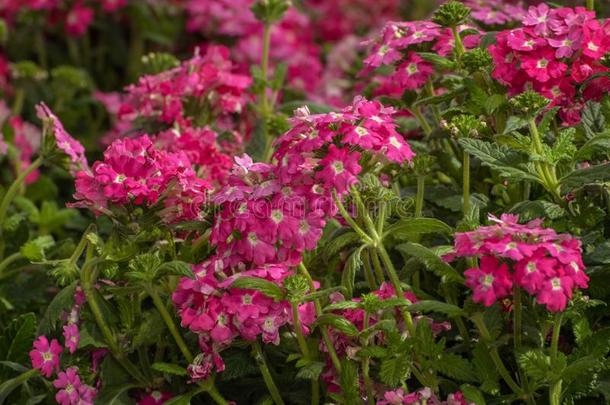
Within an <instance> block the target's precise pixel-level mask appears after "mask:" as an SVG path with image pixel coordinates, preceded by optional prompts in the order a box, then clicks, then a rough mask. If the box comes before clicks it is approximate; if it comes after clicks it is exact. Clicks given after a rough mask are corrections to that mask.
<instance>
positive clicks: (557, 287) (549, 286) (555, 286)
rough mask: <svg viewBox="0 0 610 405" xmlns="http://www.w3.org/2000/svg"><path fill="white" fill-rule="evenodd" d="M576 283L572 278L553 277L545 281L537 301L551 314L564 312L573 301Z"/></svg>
mask: <svg viewBox="0 0 610 405" xmlns="http://www.w3.org/2000/svg"><path fill="white" fill-rule="evenodd" d="M573 285H574V282H573V281H572V279H571V278H570V277H551V278H548V279H546V280H545V281H544V283H543V285H542V288H541V290H540V292H539V293H538V295H537V296H536V300H537V301H538V303H539V304H545V305H546V307H547V309H548V310H549V311H551V312H560V311H563V310H564V309H565V308H566V306H567V303H568V300H570V299H572V287H573Z"/></svg>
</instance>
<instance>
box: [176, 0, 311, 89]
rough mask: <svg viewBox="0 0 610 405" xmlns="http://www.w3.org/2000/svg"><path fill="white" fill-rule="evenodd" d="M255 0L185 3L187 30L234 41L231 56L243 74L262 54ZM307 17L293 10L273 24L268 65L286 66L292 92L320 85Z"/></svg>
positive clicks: (205, 0)
mask: <svg viewBox="0 0 610 405" xmlns="http://www.w3.org/2000/svg"><path fill="white" fill-rule="evenodd" d="M254 2H255V0H239V1H233V0H188V1H187V2H186V4H185V8H186V10H187V14H188V16H189V20H188V23H187V28H188V29H189V30H190V31H199V32H203V33H204V34H205V35H206V36H208V37H209V36H213V35H218V34H221V36H222V35H224V36H229V37H233V38H235V39H236V44H235V46H234V47H233V48H232V49H234V53H233V57H234V58H235V60H236V61H238V62H239V63H241V64H242V68H243V69H244V71H247V69H248V67H249V66H251V65H253V64H259V63H260V61H261V55H262V48H263V43H262V37H263V24H262V23H261V22H260V21H258V20H257V19H256V17H255V16H254V14H253V13H252V11H251V7H252V5H253V4H254ZM314 32H315V30H314V28H313V27H312V25H311V22H310V20H309V17H308V16H307V15H305V14H303V13H301V12H299V11H297V10H295V9H294V8H291V9H289V10H288V11H287V12H286V13H285V15H284V17H283V18H282V19H281V20H280V21H279V22H278V23H276V24H274V26H273V29H272V32H271V46H270V50H269V51H270V52H269V57H270V60H271V66H272V67H273V66H276V65H277V64H279V63H285V64H286V65H287V67H288V72H287V80H288V83H289V84H290V86H291V87H293V88H294V89H297V90H300V91H304V92H306V93H308V94H311V93H312V92H314V91H315V90H316V89H317V88H318V85H319V82H320V77H321V74H322V64H321V57H320V49H319V47H318V46H317V45H316V43H315V42H314V37H313V33H314Z"/></svg>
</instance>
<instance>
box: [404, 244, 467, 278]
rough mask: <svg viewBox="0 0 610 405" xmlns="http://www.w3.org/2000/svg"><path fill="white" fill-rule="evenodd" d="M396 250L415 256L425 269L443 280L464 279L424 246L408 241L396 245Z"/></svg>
mask: <svg viewBox="0 0 610 405" xmlns="http://www.w3.org/2000/svg"><path fill="white" fill-rule="evenodd" d="M396 250H398V251H399V252H401V253H403V254H406V255H408V256H413V257H415V258H416V259H417V260H419V261H420V262H421V263H423V264H424V265H425V266H426V269H427V270H429V271H432V272H433V273H434V274H436V275H437V276H438V277H441V278H442V279H444V281H452V282H456V283H462V282H463V281H464V277H463V276H462V275H461V274H459V273H458V272H457V270H455V269H454V268H453V267H451V265H449V264H448V263H446V262H445V261H444V260H443V259H441V258H440V257H439V256H438V255H437V254H436V253H434V252H433V251H432V250H430V249H428V248H426V247H425V246H422V245H420V244H418V243H410V242H408V243H403V244H400V245H398V246H396Z"/></svg>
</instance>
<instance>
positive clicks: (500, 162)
mask: <svg viewBox="0 0 610 405" xmlns="http://www.w3.org/2000/svg"><path fill="white" fill-rule="evenodd" d="M459 143H460V145H462V147H463V148H464V150H465V151H466V152H468V153H470V154H471V155H472V156H475V157H476V158H478V159H479V160H480V161H481V163H482V164H484V165H485V166H488V167H490V168H491V169H493V170H495V171H497V172H498V173H499V175H500V176H502V177H506V178H508V179H514V180H518V181H523V180H530V181H536V182H539V181H540V180H539V178H538V177H537V176H535V175H534V174H532V170H531V168H530V167H528V158H527V156H526V155H525V154H523V153H520V152H516V151H514V150H512V149H510V148H509V147H507V146H504V145H498V144H495V143H491V142H485V141H481V140H478V139H473V138H460V139H459Z"/></svg>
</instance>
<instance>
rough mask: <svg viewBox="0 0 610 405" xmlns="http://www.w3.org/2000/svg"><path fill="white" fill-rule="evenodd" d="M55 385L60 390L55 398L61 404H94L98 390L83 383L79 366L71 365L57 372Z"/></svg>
mask: <svg viewBox="0 0 610 405" xmlns="http://www.w3.org/2000/svg"><path fill="white" fill-rule="evenodd" d="M53 386H54V387H55V388H56V389H57V390H58V391H57V394H55V400H56V401H57V403H58V404H60V405H77V404H78V405H93V403H94V399H95V396H96V394H97V391H96V390H95V388H93V387H91V386H89V385H87V384H83V383H82V382H81V379H80V376H79V375H78V368H77V367H70V368H68V369H66V371H61V372H59V373H58V374H57V379H56V380H55V381H53Z"/></svg>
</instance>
